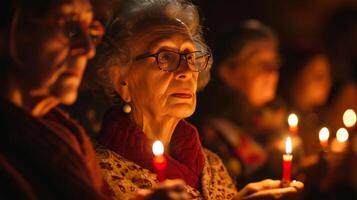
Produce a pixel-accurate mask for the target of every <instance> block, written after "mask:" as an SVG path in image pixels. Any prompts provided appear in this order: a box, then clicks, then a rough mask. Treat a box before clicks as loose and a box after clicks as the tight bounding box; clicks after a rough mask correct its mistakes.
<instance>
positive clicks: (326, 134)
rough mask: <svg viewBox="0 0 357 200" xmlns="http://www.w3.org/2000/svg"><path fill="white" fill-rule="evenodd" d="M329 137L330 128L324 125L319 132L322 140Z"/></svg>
mask: <svg viewBox="0 0 357 200" xmlns="http://www.w3.org/2000/svg"><path fill="white" fill-rule="evenodd" d="M329 137H330V131H329V130H328V128H326V127H323V128H322V129H321V130H320V133H319V139H320V141H327V140H328V138H329Z"/></svg>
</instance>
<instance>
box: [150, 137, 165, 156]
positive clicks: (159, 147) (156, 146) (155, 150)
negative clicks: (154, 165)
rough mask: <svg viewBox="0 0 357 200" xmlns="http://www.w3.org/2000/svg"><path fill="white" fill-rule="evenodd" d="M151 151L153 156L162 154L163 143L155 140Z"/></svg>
mask: <svg viewBox="0 0 357 200" xmlns="http://www.w3.org/2000/svg"><path fill="white" fill-rule="evenodd" d="M152 152H153V153H154V155H155V156H161V155H162V154H164V145H163V144H162V142H161V141H160V140H156V141H155V142H154V144H152Z"/></svg>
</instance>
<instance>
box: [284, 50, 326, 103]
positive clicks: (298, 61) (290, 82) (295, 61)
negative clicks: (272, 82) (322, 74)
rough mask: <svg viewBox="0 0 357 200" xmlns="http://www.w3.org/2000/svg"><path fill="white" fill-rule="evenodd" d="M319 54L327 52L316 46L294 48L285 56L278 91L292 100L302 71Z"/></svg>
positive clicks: (288, 99) (289, 100)
mask: <svg viewBox="0 0 357 200" xmlns="http://www.w3.org/2000/svg"><path fill="white" fill-rule="evenodd" d="M319 55H324V56H326V52H325V51H324V50H323V49H322V48H321V47H316V46H314V47H305V48H303V49H296V50H292V51H291V52H290V53H289V54H288V55H286V56H285V62H284V64H283V66H282V68H281V69H280V78H279V83H278V93H279V95H280V96H283V97H284V98H286V99H287V101H288V102H289V103H291V100H292V99H291V98H292V97H291V94H290V92H291V91H292V87H293V86H294V83H295V82H296V80H297V78H298V77H299V75H300V73H301V71H302V70H304V69H305V67H306V66H307V64H308V63H309V62H310V61H311V59H313V58H315V57H316V56H319Z"/></svg>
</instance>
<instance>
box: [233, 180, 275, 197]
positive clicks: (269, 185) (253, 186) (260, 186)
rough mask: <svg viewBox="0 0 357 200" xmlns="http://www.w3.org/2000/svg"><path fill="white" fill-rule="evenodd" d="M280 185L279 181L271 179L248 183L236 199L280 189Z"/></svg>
mask: <svg viewBox="0 0 357 200" xmlns="http://www.w3.org/2000/svg"><path fill="white" fill-rule="evenodd" d="M280 184H281V181H280V180H272V179H265V180H263V181H260V182H256V183H249V184H248V185H246V186H245V187H244V188H243V189H242V190H241V191H239V193H238V195H237V197H236V198H238V199H239V197H244V196H247V195H249V194H253V193H256V192H258V191H261V190H267V189H274V188H280Z"/></svg>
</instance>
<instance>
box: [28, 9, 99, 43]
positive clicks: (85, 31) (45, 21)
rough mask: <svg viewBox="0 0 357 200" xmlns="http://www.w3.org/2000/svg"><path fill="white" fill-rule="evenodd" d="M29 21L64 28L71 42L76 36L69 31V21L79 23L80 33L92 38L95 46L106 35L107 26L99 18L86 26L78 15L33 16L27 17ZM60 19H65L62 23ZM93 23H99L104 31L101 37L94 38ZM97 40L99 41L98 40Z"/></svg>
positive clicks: (64, 32)
mask: <svg viewBox="0 0 357 200" xmlns="http://www.w3.org/2000/svg"><path fill="white" fill-rule="evenodd" d="M26 21H27V22H30V23H34V24H37V25H50V26H54V27H55V28H57V29H62V30H61V31H62V32H63V35H64V36H65V37H66V38H67V39H68V40H69V41H70V42H75V40H74V39H73V38H74V37H73V36H72V35H71V33H70V32H67V30H65V29H66V27H65V24H66V23H67V22H77V23H78V25H79V28H80V29H79V30H80V31H81V33H80V34H85V35H87V36H88V37H89V38H90V41H91V42H92V43H93V44H94V46H98V45H99V44H100V43H101V42H102V40H103V37H104V35H105V27H104V25H103V24H102V23H101V22H100V21H99V20H93V21H92V22H91V23H90V24H89V26H88V27H86V28H85V27H84V26H83V24H82V23H80V21H79V20H78V17H74V16H71V17H64V18H57V19H40V18H31V19H26ZM60 21H63V22H62V23H60ZM93 25H97V26H98V27H99V29H98V30H99V31H101V32H102V33H101V34H100V37H99V39H94V38H93V37H92V35H91V34H90V31H89V30H90V29H91V27H92V26H93ZM96 40H97V41H96Z"/></svg>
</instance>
